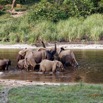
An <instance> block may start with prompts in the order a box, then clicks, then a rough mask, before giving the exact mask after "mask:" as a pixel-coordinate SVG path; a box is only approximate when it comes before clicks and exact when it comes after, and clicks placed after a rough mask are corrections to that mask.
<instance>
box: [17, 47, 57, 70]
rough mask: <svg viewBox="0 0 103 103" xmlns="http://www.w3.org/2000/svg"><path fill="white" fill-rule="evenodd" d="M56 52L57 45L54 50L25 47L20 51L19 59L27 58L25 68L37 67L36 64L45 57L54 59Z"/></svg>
mask: <svg viewBox="0 0 103 103" xmlns="http://www.w3.org/2000/svg"><path fill="white" fill-rule="evenodd" d="M55 53H56V47H55V48H54V51H50V50H46V49H40V50H32V49H23V50H21V51H19V53H18V58H17V60H18V61H19V60H21V59H25V63H24V66H25V68H27V69H29V67H30V68H32V69H33V68H35V66H36V65H37V64H38V63H40V62H41V61H42V60H43V59H48V60H53V59H54V58H53V57H54V54H55Z"/></svg>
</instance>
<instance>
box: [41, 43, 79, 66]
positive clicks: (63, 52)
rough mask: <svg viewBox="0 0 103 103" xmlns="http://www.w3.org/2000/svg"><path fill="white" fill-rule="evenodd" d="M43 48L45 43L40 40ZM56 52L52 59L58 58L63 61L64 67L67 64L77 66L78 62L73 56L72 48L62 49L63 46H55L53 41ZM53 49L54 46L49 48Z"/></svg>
mask: <svg viewBox="0 0 103 103" xmlns="http://www.w3.org/2000/svg"><path fill="white" fill-rule="evenodd" d="M42 45H43V47H44V48H46V46H45V43H44V42H42ZM55 48H56V53H55V54H54V59H55V60H59V61H61V62H62V63H63V65H64V67H65V68H67V67H68V66H73V67H78V62H77V60H76V58H75V55H74V52H73V51H72V50H67V49H64V48H63V47H59V48H57V46H56V43H55ZM49 49H50V50H51V51H54V48H49Z"/></svg>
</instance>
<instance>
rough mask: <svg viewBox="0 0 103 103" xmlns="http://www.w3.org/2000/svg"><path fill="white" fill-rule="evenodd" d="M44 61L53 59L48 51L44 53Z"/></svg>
mask: <svg viewBox="0 0 103 103" xmlns="http://www.w3.org/2000/svg"><path fill="white" fill-rule="evenodd" d="M46 59H48V60H53V59H54V58H53V55H52V53H51V52H50V51H49V50H47V51H46Z"/></svg>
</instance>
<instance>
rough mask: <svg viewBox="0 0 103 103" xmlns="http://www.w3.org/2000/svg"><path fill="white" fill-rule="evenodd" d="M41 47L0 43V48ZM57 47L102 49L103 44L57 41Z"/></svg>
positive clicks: (51, 44) (48, 46)
mask: <svg viewBox="0 0 103 103" xmlns="http://www.w3.org/2000/svg"><path fill="white" fill-rule="evenodd" d="M40 47H42V45H40V46H36V45H29V44H0V49H23V48H31V49H37V48H40ZM46 47H47V48H50V47H54V44H53V43H48V44H47V46H46ZM57 47H58V48H59V47H64V48H65V49H103V44H69V43H57Z"/></svg>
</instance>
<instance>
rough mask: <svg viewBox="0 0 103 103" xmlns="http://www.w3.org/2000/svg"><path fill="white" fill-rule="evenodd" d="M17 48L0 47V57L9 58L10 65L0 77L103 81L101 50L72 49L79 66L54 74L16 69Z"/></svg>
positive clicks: (61, 80)
mask: <svg viewBox="0 0 103 103" xmlns="http://www.w3.org/2000/svg"><path fill="white" fill-rule="evenodd" d="M18 51H19V50H17V49H16V50H14V49H4V50H3V49H1V50H0V58H9V59H11V61H12V65H11V66H10V68H9V71H5V72H4V73H3V75H1V76H0V78H3V79H16V80H30V81H42V82H67V83H68V82H81V81H83V82H86V83H103V50H73V51H74V53H75V55H76V58H77V61H78V63H79V67H78V68H77V69H74V70H73V68H68V69H66V70H65V71H64V72H57V73H56V74H52V73H49V74H42V73H41V72H37V71H35V72H34V71H30V72H26V71H20V70H17V69H16V64H17V61H16V57H17V53H18Z"/></svg>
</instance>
